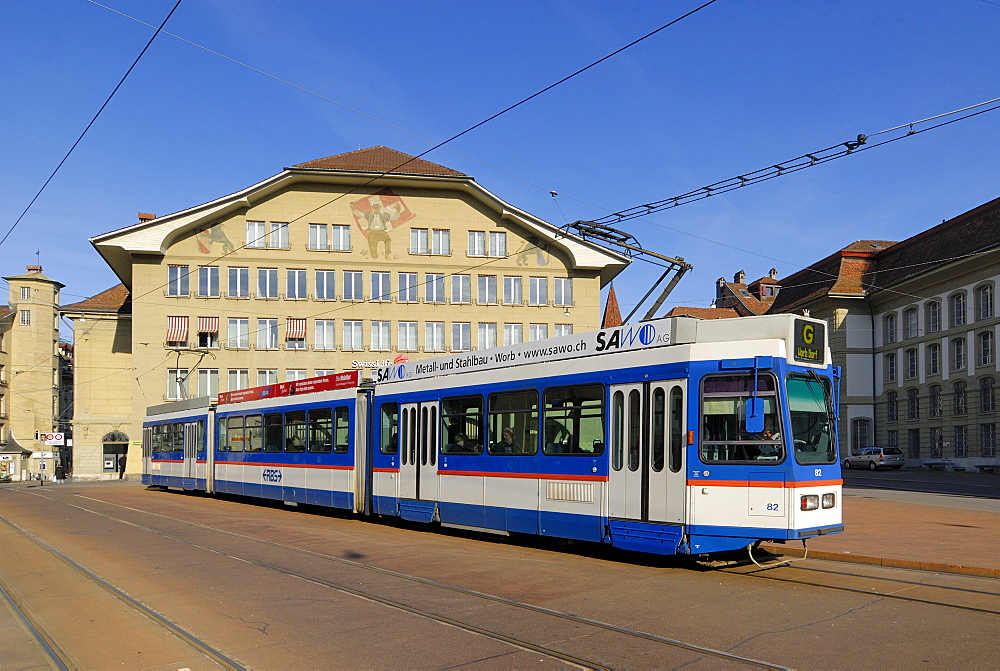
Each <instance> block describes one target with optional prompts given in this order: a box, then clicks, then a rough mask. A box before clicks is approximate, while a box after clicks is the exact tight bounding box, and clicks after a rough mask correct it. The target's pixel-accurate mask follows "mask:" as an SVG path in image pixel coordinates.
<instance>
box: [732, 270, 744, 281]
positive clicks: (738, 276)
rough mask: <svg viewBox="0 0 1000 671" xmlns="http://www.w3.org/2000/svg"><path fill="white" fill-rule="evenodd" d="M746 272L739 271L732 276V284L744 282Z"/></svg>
mask: <svg viewBox="0 0 1000 671" xmlns="http://www.w3.org/2000/svg"><path fill="white" fill-rule="evenodd" d="M746 283H747V274H746V273H745V272H744V271H742V270H741V271H739V272H738V273H736V274H735V275H734V276H733V284H746Z"/></svg>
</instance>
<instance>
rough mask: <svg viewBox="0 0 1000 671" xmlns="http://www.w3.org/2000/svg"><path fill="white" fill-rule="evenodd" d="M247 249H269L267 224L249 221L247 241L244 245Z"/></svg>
mask: <svg viewBox="0 0 1000 671" xmlns="http://www.w3.org/2000/svg"><path fill="white" fill-rule="evenodd" d="M244 246H245V247H246V248H247V249H266V248H267V224H266V222H263V221H250V220H249V219H248V220H247V239H246V244H245V245H244Z"/></svg>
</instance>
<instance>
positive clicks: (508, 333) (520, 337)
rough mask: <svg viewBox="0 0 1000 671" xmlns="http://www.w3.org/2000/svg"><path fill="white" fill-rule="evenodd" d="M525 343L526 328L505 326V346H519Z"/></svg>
mask: <svg viewBox="0 0 1000 671" xmlns="http://www.w3.org/2000/svg"><path fill="white" fill-rule="evenodd" d="M522 342H524V327H523V326H521V324H504V325H503V344H504V345H518V344H520V343H522Z"/></svg>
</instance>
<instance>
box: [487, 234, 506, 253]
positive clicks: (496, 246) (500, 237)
mask: <svg viewBox="0 0 1000 671" xmlns="http://www.w3.org/2000/svg"><path fill="white" fill-rule="evenodd" d="M488 256H491V257H493V258H498V259H502V258H504V257H505V256H507V232H506V231H490V248H489V250H488Z"/></svg>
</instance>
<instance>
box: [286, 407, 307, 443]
mask: <svg viewBox="0 0 1000 671" xmlns="http://www.w3.org/2000/svg"><path fill="white" fill-rule="evenodd" d="M305 451H306V411H305V410H291V411H289V412H286V413H285V452H305Z"/></svg>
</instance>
